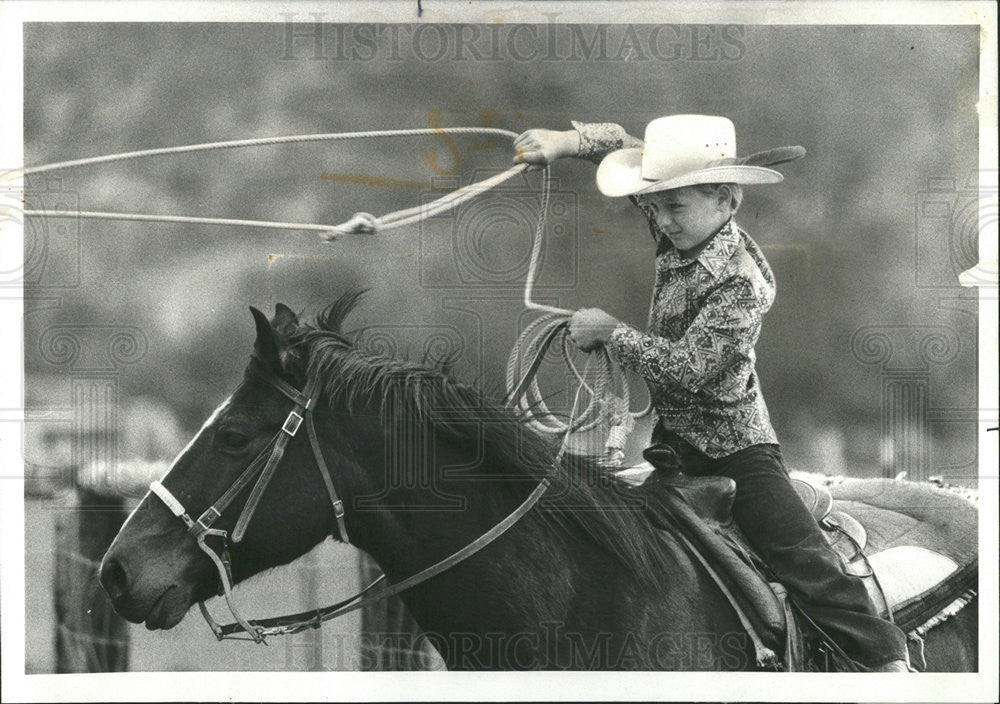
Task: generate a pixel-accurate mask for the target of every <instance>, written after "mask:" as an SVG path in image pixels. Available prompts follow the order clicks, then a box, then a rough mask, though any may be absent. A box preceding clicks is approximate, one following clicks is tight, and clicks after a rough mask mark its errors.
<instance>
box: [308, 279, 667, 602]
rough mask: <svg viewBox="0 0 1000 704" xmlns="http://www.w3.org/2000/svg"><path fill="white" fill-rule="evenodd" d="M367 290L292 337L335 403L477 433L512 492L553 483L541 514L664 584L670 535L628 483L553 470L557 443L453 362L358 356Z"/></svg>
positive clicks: (593, 463) (577, 470)
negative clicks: (358, 309) (358, 320)
mask: <svg viewBox="0 0 1000 704" xmlns="http://www.w3.org/2000/svg"><path fill="white" fill-rule="evenodd" d="M363 293H364V292H363V291H351V292H348V293H346V294H344V295H343V296H341V297H340V298H339V299H337V301H336V302H334V303H333V304H332V305H330V306H329V307H327V308H326V309H324V310H323V311H322V312H321V313H319V315H317V317H316V322H315V325H314V326H310V325H302V326H300V328H299V330H298V332H296V333H294V334H293V335H292V338H291V342H292V343H293V345H294V346H296V347H300V346H301V347H302V348H304V349H305V350H306V353H307V355H308V374H309V375H310V376H313V375H317V377H318V378H319V379H320V380H321V383H323V384H324V391H325V396H326V398H327V402H328V403H329V404H330V405H331V406H336V407H340V408H347V409H353V410H357V409H370V408H372V405H373V403H377V404H378V408H379V412H380V416H381V418H382V419H383V422H384V421H385V420H386V419H387V416H388V414H396V415H397V416H399V415H400V414H405V415H407V416H408V417H409V418H408V420H409V421H410V422H413V421H414V420H415V421H416V422H418V423H432V424H433V425H434V428H435V431H436V432H438V433H439V434H440V433H447V434H451V435H452V436H454V437H470V436H471V437H476V436H477V434H478V436H479V437H480V438H481V441H482V442H483V444H484V446H485V448H486V452H487V454H486V456H488V457H493V458H495V460H496V461H495V463H496V464H497V465H499V466H502V467H503V471H504V479H508V478H509V479H510V480H511V483H510V487H511V491H514V490H517V489H522V490H523V486H524V482H523V481H521V482H518V481H517V479H518V475H520V476H521V477H523V479H524V480H530V481H532V482H537V481H540V480H541V479H542V478H543V477H548V479H549V481H550V489H549V490H548V492H547V497H546V501H545V503H544V506H545V510H542V511H536V513H538V514H539V515H541V516H542V517H543V520H546V521H548V522H550V524H551V527H552V528H554V529H556V530H557V531H558V532H560V533H562V534H564V535H572V534H578V533H579V531H582V532H583V533H584V534H586V535H587V536H589V537H590V539H591V540H592V541H593V542H595V543H597V544H598V545H600V546H601V547H602V548H604V549H605V550H606V551H607V552H608V553H610V554H611V555H612V556H613V557H614V558H616V559H618V560H619V561H620V562H621V563H622V565H623V566H624V567H625V568H627V569H629V570H630V571H631V572H632V573H634V575H635V576H636V578H637V579H639V580H641V581H642V582H644V583H645V584H646V585H647V586H652V587H655V586H657V585H662V580H663V576H664V574H665V571H666V570H667V569H668V567H669V563H668V561H667V559H666V551H665V550H664V549H663V544H662V538H661V537H660V536H659V535H658V533H657V530H656V529H655V528H654V527H653V526H652V525H651V524H650V522H649V521H648V520H647V519H646V518H645V516H644V515H643V514H642V510H641V508H642V504H641V502H640V500H639V499H638V498H637V497H635V496H634V494H633V496H631V497H630V496H629V495H628V494H629V487H628V485H627V484H626V483H625V482H624V481H623V480H621V479H618V478H617V477H615V476H614V475H612V474H611V473H610V472H608V471H607V469H605V468H604V467H603V466H602V465H601V464H600V462H599V461H598V459H597V458H595V457H591V456H587V455H575V454H566V455H564V456H563V458H562V459H561V460H560V461H559V463H558V466H555V464H554V461H555V459H556V456H557V452H558V443H557V442H556V441H554V440H553V439H551V438H548V437H545V436H543V435H541V434H540V433H538V432H536V431H534V430H533V429H531V428H530V427H529V426H528V425H526V424H525V422H524V419H523V418H521V417H519V416H518V415H517V414H516V413H515V412H514V411H513V410H509V409H506V408H505V407H504V406H503V405H502V404H501V403H500V402H498V401H497V400H496V399H495V398H492V397H491V396H490V395H489V394H487V393H485V392H484V391H483V390H481V389H480V388H477V387H476V386H474V385H470V384H465V383H462V382H460V381H457V380H455V379H453V378H452V377H451V376H450V374H449V372H448V369H447V367H448V366H449V363H450V361H451V360H448V359H444V360H437V361H436V362H435V361H432V362H431V363H430V364H427V363H424V364H417V363H414V362H411V361H408V360H405V359H396V358H392V357H388V356H384V355H375V354H369V353H365V352H362V351H361V350H359V349H358V345H357V339H358V337H359V334H360V331H353V332H350V333H345V332H343V323H344V320H345V318H346V317H347V316H348V314H350V312H351V311H352V309H353V308H354V307H355V306H356V305H357V303H358V301H359V299H360V297H361V296H362V295H363ZM390 404H391V406H390ZM442 411H443V412H442Z"/></svg>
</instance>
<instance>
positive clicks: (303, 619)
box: [149, 365, 549, 644]
mask: <svg viewBox="0 0 1000 704" xmlns="http://www.w3.org/2000/svg"><path fill="white" fill-rule="evenodd" d="M248 371H249V372H250V374H251V375H253V376H255V377H256V378H258V379H260V380H262V381H264V382H266V383H268V384H270V385H271V386H273V387H274V388H275V389H277V390H278V391H280V392H281V393H282V394H284V395H285V396H287V397H288V398H289V399H290V400H291V401H292V403H294V404H295V405H294V407H293V408H292V410H291V411H290V412H289V414H288V417H287V418H285V422H284V423H282V425H281V429H280V430H279V431H278V432H277V433H276V434H275V436H274V437H273V438H272V439H271V440H270V441H269V442H268V444H267V445H266V446H265V447H264V449H263V450H261V452H260V453H259V454H258V455H257V457H255V458H254V459H253V461H252V462H251V463H250V464H249V466H247V468H246V469H245V470H243V473H242V474H240V476H239V477H237V478H236V480H235V481H234V482H233V483H232V485H231V486H230V487H229V488H228V489H227V490H226V492H225V493H224V494H223V495H222V496H221V497H220V498H219V499H218V501H216V502H215V503H214V504H212V505H211V506H209V507H208V508H207V509H205V511H204V512H203V513H202V514H201V516H199V517H198V520H192V518H191V516H190V515H189V514H188V512H187V510H186V509H185V508H184V505H183V504H182V503H181V502H180V501H178V500H177V497H175V496H174V495H173V493H171V491H170V490H169V489H167V488H166V487H165V486H163V484H161V483H160V482H159V481H154V482H152V483H151V484H150V485H149V490H150V492H152V493H153V494H154V495H156V496H157V497H158V498H159V499H160V500H161V501H163V503H164V504H166V506H167V508H168V509H170V511H171V513H173V514H174V515H175V516H177V517H178V518H180V519H181V520H182V521H184V524H185V525H186V526H187V528H188V533H189V534H190V535H191V536H192V537H193V538H194V539H195V540H196V541H197V543H198V547H199V548H200V549H201V550H202V551H203V552H204V553H205V554H206V555H208V557H209V558H210V559H211V560H212V562H213V563H214V564H215V566H216V569H217V570H218V572H219V583H220V584H219V594H220V595H221V596H224V597H225V599H226V605H227V606H228V607H229V611H230V613H232V615H233V618H234V619H236V622H235V623H231V624H227V625H220V624H219V623H218V622H216V621H215V619H213V618H212V616H211V614H210V613H209V612H208V608H207V607H206V606H205V602H204V601H202V602H199V603H198V607H199V609H200V610H201V614H202V616H203V617H204V618H205V621H206V622H207V623H208V625H209V627H210V628H211V629H212V633H214V634H215V637H216V639H217V640H223V639H225V638H232V639H234V640H246V638H240V637H238V636H237V634H239V633H241V632H244V633H247V634H249V635H250V638H251V639H252V640H253V641H254V642H255V643H265V644H266V640H265V639H266V636H270V635H284V634H289V633H298V632H299V631H302V630H305V629H307V628H318V627H319V626H320V625H321V624H322V622H324V621H328V620H330V619H333V618H336V617H338V616H342V615H344V614H346V613H349V612H351V611H356V610H357V609H360V608H361V607H363V606H365V605H366V604H370V603H373V602H376V601H382V600H384V599H387V598H389V597H390V596H393V595H395V594H399V593H400V592H402V591H405V590H406V589H409V588H411V587H413V586H416V585H417V584H420V583H421V582H424V581H426V580H428V579H430V578H431V577H434V576H435V575H438V574H440V573H441V572H444V571H445V570H448V569H450V568H452V567H454V566H455V565H457V564H458V563H459V562H462V561H463V560H465V559H466V558H468V557H470V556H472V555H474V554H475V553H477V552H479V551H480V550H482V549H483V548H484V547H486V546H487V545H489V544H490V543H492V542H493V541H494V540H496V539H497V538H499V537H500V536H501V535H503V534H504V533H505V532H506V531H507V529H508V528H510V527H511V526H513V525H514V524H515V523H517V522H518V521H519V520H520V519H521V518H522V517H523V516H524V515H525V514H526V513H527V512H528V511H529V510H531V508H532V507H534V505H535V504H536V503H538V500H539V499H540V498H541V497H542V494H544V493H545V491H546V490H547V489H548V487H549V480H548V479H542V480H541V482H539V484H538V486H536V487H535V489H534V491H532V492H531V494H530V495H529V496H528V498H526V499H525V500H524V501H523V502H522V503H521V505H520V506H518V507H517V508H516V509H515V510H514V511H513V512H512V513H510V514H509V515H508V516H507V517H506V518H504V519H503V520H502V521H500V522H499V523H498V524H496V525H495V526H493V528H491V529H490V530H489V531H487V532H486V533H484V534H483V535H481V536H480V537H479V538H477V539H476V540H474V541H472V542H471V543H469V544H468V545H466V546H465V547H463V548H461V549H460V550H458V551H456V552H454V553H452V554H451V555H450V556H448V557H446V558H445V559H443V560H441V561H439V562H436V563H434V564H433V565H431V566H430V567H427V568H425V569H423V570H421V571H420V572H418V573H416V574H414V575H411V576H410V577H407V578H406V579H404V580H401V581H400V582H398V583H396V584H393V585H391V586H388V587H386V588H384V589H382V590H381V591H379V592H378V593H376V594H374V595H372V596H370V597H365V598H362V597H364V595H365V594H366V593H367V592H368V591H369V590H371V589H372V588H373V587H374V586H376V585H377V584H378V583H379V582H381V581H382V580H383V579H385V575H382V576H380V577H378V578H377V579H376V580H375V581H373V582H372V583H371V584H369V585H368V586H367V587H365V588H364V589H362V590H361V591H360V592H358V593H357V594H355V595H354V596H352V597H350V598H349V599H344V600H343V601H340V602H338V603H336V604H333V605H331V606H327V607H324V608H321V609H316V610H314V611H306V612H302V613H298V614H291V615H289V616H279V617H277V618H270V619H261V620H257V621H250V620H248V619H246V618H244V616H243V615H242V614H241V613H240V611H239V610H238V609H237V608H236V605H235V603H234V598H233V594H232V587H233V581H232V580H233V574H232V564H231V560H230V557H229V545H228V540H229V536H228V534H227V533H226V531H224V530H219V529H216V528H212V524H213V523H215V521H217V520H218V519H219V517H220V516H221V515H222V512H223V511H225V510H226V508H227V507H228V506H229V505H230V504H231V503H232V502H233V500H234V499H235V498H236V497H237V496H238V495H239V493H240V492H241V491H242V490H243V489H244V488H246V486H247V485H248V484H249V483H250V482H251V481H252V480H253V479H254V477H257V475H258V473H259V475H260V476H259V477H257V483H256V484H254V487H253V489H252V490H251V492H250V496H249V498H248V499H247V502H246V504H245V505H244V506H243V510H242V511H241V512H240V516H239V518H238V519H237V521H236V526H235V527H234V528H233V536H232V537H233V542H235V543H238V542H240V541H241V540H242V539H243V535H244V533H245V532H246V528H247V525H248V524H249V523H250V519H251V518H252V517H253V514H254V512H255V511H256V509H257V506H258V504H259V503H260V499H261V496H262V495H263V493H264V490H265V489H266V488H267V485H268V483H269V482H270V481H271V478H272V477H273V476H274V472H275V470H276V469H277V467H278V464H279V463H280V462H281V460H282V457H283V456H284V453H285V448H286V446H287V445H288V443H289V442H290V441H291V439H292V438H293V437H295V435H296V433H297V432H298V430H299V428H300V427H301V426H302V425H303V424H305V426H306V434H307V435H308V436H309V444H310V446H311V447H312V451H313V457H314V458H315V459H316V466H317V467H318V468H319V471H320V474H321V475H322V476H323V483H324V484H325V485H326V490H327V493H328V494H329V496H330V502H331V504H332V505H333V512H334V517H335V519H336V527H335V530H334V532H333V537H334V539H336V540H339V541H341V542H343V543H350V540H349V538H348V534H347V526H346V524H345V522H344V504H343V502H342V501H341V500H340V498H339V497H338V495H337V491H336V489H335V488H334V486H333V480H332V478H331V476H330V472H329V469H328V468H327V465H326V460H324V458H323V451H322V450H321V448H320V446H319V440H318V439H317V437H316V428H315V426H314V424H313V418H312V415H313V409H314V408H315V406H316V402H317V401H318V400H319V393H317V390H316V389H317V386H318V384H317V383H316V381H315V380H314V379H309V380H308V381H307V382H306V385H305V387H304V388H303V389H302V391H301V392H300V391H298V390H296V389H295V388H294V387H292V386H290V385H289V384H287V383H285V382H284V381H282V380H281V379H279V378H277V377H276V376H274V375H272V374H267V373H265V372H261V371H259V370H257V369H255V368H254V367H253V365H251V367H250V368H249V370H248ZM262 468H263V469H262ZM212 536H214V537H218V538H220V539H221V541H222V550H221V551H220V552H216V551H215V550H213V549H212V548H211V547H209V546H208V545H207V544H206V543H205V539H206V538H208V537H212Z"/></svg>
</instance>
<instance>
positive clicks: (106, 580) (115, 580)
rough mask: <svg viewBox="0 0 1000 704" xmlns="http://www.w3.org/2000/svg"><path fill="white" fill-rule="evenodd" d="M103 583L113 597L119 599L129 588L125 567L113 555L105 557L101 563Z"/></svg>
mask: <svg viewBox="0 0 1000 704" xmlns="http://www.w3.org/2000/svg"><path fill="white" fill-rule="evenodd" d="M101 584H102V585H103V586H104V590H105V591H106V592H107V593H108V596H110V597H111V598H112V599H117V598H118V597H120V596H121V595H122V594H124V593H125V591H126V590H127V589H128V575H127V574H126V573H125V568H124V567H122V564H121V563H120V562H119V561H118V560H116V559H115V558H113V557H107V558H105V559H104V564H102V565H101Z"/></svg>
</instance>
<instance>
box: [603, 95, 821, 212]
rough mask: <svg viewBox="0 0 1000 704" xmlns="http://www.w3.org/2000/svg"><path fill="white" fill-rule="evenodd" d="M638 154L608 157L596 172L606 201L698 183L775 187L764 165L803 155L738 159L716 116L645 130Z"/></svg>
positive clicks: (784, 150) (677, 119)
mask: <svg viewBox="0 0 1000 704" xmlns="http://www.w3.org/2000/svg"><path fill="white" fill-rule="evenodd" d="M644 142H645V144H644V146H643V147H642V148H641V149H619V150H618V151H615V152H611V153H610V154H608V155H607V156H606V157H604V160H603V161H601V165H600V166H599V167H598V168H597V188H598V190H599V191H600V192H601V193H603V194H604V195H606V196H612V197H615V196H630V195H636V194H639V193H651V192H653V191H666V190H669V189H671V188H681V187H683V186H693V185H696V184H701V183H740V184H744V185H752V184H765V183H778V182H780V181H781V180H782V179H783V178H784V177H783V176H782V175H781V174H780V173H778V172H777V171H774V170H773V169H767V168H764V167H763V166H762V164H766V165H773V164H780V163H782V162H785V161H791V160H792V159H798V158H800V157H801V156H804V155H805V149H803V148H802V147H780V148H778V149H772V150H770V151H768V152H761V153H759V154H754V155H752V156H749V157H742V158H740V157H737V156H736V128H735V127H734V126H733V123H732V121H730V120H729V119H728V118H725V117H719V116H716V115H668V116H667V117H660V118H657V119H655V120H653V121H652V122H650V123H649V124H648V125H646V134H645V139H644Z"/></svg>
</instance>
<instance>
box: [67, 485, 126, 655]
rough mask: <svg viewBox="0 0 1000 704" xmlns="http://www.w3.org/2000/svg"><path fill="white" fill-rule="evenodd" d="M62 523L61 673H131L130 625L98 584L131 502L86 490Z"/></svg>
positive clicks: (78, 493)
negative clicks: (112, 606)
mask: <svg viewBox="0 0 1000 704" xmlns="http://www.w3.org/2000/svg"><path fill="white" fill-rule="evenodd" d="M73 504H74V505H73V506H72V508H71V509H70V510H66V511H59V512H58V516H57V519H56V570H55V595H54V596H55V612H56V672H59V673H63V672H123V671H125V670H127V669H128V652H129V651H128V649H129V633H128V624H127V623H126V622H125V620H124V619H122V618H119V617H118V615H117V614H115V613H114V611H113V610H112V608H111V604H110V602H109V601H108V598H107V596H106V595H105V593H104V591H103V590H102V589H101V585H100V582H99V580H98V567H99V566H100V561H101V557H103V555H104V552H105V551H106V550H107V549H108V546H109V545H110V544H111V541H112V540H114V537H115V535H116V534H117V533H118V529H119V528H121V525H122V523H124V522H125V518H126V517H127V515H128V514H127V512H126V510H125V500H124V499H122V498H121V497H112V496H106V495H101V494H98V493H96V492H94V491H91V490H89V489H85V488H78V489H76V491H75V496H74V502H73Z"/></svg>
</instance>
